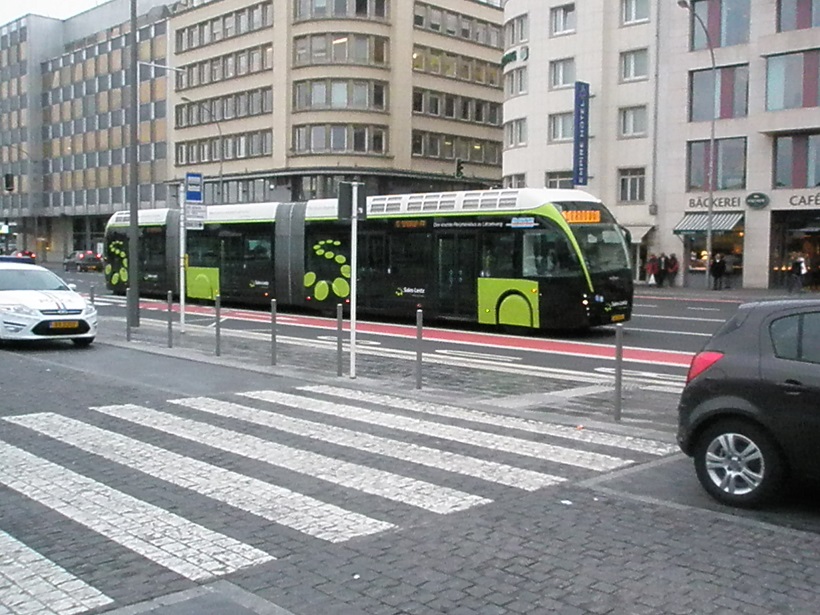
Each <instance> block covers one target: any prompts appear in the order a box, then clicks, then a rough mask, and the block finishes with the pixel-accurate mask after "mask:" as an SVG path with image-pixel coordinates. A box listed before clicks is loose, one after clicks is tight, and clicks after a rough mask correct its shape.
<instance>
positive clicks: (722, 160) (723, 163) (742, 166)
mask: <svg viewBox="0 0 820 615" xmlns="http://www.w3.org/2000/svg"><path fill="white" fill-rule="evenodd" d="M688 145H689V151H688V165H687V167H688V181H687V190H708V189H709V185H708V183H707V179H706V178H707V177H708V175H709V168H710V164H711V156H710V155H709V141H690V142H689V144H688ZM715 149H716V150H717V152H716V153H717V159H716V162H717V164H715V165H714V167H715V177H714V180H713V186H714V189H715V190H740V189H743V188H745V187H746V139H745V137H736V138H731V139H718V140H716V141H715Z"/></svg>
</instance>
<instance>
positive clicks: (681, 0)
mask: <svg viewBox="0 0 820 615" xmlns="http://www.w3.org/2000/svg"><path fill="white" fill-rule="evenodd" d="M678 6H680V7H681V8H684V9H686V10H688V11H689V13H690V14H691V15H692V17H693V18H694V21H696V22H697V23H698V25H699V26H700V27H701V29H702V30H703V34H704V36H705V37H706V46H707V47H708V48H709V58H710V60H711V62H712V103H711V107H712V117H711V120H710V124H709V154H708V156H709V165H708V166H707V167H706V185H707V189H708V194H707V202H706V271H705V272H704V278H705V279H706V288H709V265H710V263H711V262H712V228H713V226H714V217H715V202H714V192H715V158H717V152H716V151H715V120H716V119H717V113H716V111H715V107H716V104H715V98H716V97H717V95H718V91H717V63H716V62H715V48H714V45H712V37H711V36H710V35H709V28H707V27H706V24H705V23H703V19H702V18H701V16H700V15H698V14H697V12H696V11H695V7H694V5H693V3H692V2H690V1H689V0H678ZM693 23H694V22H693Z"/></svg>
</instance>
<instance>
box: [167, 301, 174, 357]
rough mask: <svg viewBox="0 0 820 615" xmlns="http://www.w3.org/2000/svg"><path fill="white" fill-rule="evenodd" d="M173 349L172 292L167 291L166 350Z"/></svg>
mask: <svg viewBox="0 0 820 615" xmlns="http://www.w3.org/2000/svg"><path fill="white" fill-rule="evenodd" d="M173 347H174V291H172V290H169V291H168V348H173Z"/></svg>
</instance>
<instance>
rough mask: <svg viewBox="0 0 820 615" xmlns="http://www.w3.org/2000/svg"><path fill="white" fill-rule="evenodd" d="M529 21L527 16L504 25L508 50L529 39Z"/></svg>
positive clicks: (519, 17) (520, 16)
mask: <svg viewBox="0 0 820 615" xmlns="http://www.w3.org/2000/svg"><path fill="white" fill-rule="evenodd" d="M529 36H530V33H529V21H528V19H527V16H526V15H519V16H518V17H515V18H513V19H510V20H509V21H508V22H507V23H506V24H505V25H504V42H505V46H506V47H507V48H509V47H512V46H513V45H518V44H519V43H523V42H525V41H526V40H528V39H529Z"/></svg>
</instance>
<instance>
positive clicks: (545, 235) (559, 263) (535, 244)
mask: <svg viewBox="0 0 820 615" xmlns="http://www.w3.org/2000/svg"><path fill="white" fill-rule="evenodd" d="M579 272H580V266H579V264H578V258H577V257H576V255H575V251H574V250H573V249H572V246H571V245H570V243H569V241H568V240H567V237H566V235H564V234H563V233H562V232H561V231H559V230H557V229H547V230H544V231H536V232H530V233H527V234H525V235H524V253H523V261H522V274H523V275H524V276H525V277H563V276H568V275H577V274H578V273H579Z"/></svg>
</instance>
